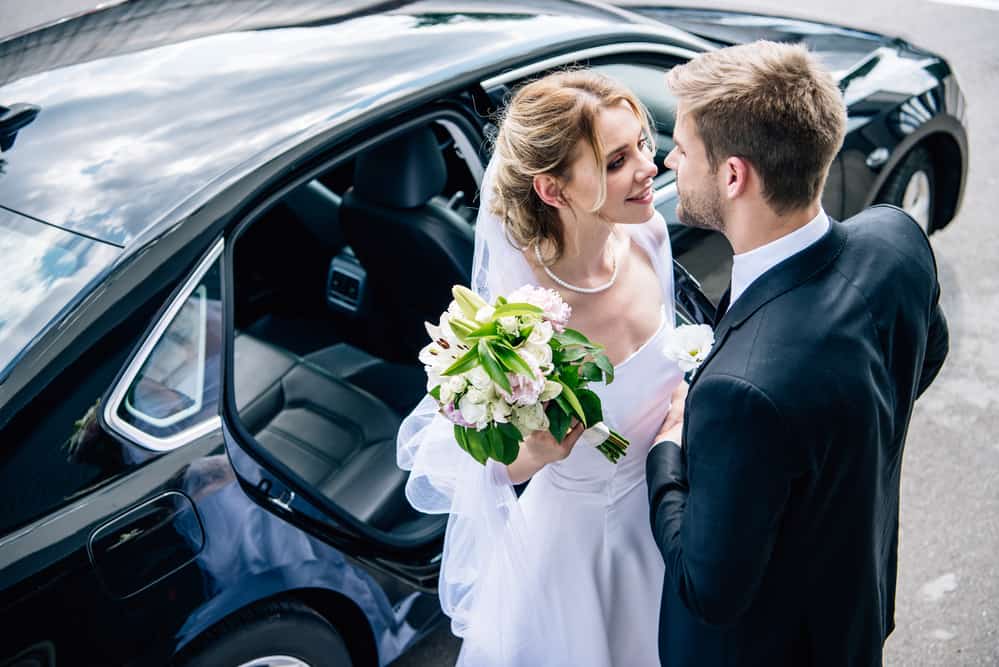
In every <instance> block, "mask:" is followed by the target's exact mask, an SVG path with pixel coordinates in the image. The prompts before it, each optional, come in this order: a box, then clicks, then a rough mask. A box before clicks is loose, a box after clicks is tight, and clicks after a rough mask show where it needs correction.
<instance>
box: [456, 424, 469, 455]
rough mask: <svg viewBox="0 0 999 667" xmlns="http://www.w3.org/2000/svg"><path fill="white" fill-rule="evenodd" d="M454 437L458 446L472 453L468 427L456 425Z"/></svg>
mask: <svg viewBox="0 0 999 667" xmlns="http://www.w3.org/2000/svg"><path fill="white" fill-rule="evenodd" d="M454 439H455V441H457V443H458V446H459V447H461V448H462V449H464V450H465V451H466V452H468V453H469V454H471V453H472V452H471V451H469V449H468V429H466V428H465V427H464V426H458V425H457V424H455V425H454Z"/></svg>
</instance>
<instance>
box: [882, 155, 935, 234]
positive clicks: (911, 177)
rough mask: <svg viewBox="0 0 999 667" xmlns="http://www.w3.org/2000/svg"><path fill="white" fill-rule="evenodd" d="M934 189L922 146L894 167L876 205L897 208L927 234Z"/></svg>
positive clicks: (929, 225) (931, 218) (928, 158)
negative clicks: (909, 216)
mask: <svg viewBox="0 0 999 667" xmlns="http://www.w3.org/2000/svg"><path fill="white" fill-rule="evenodd" d="M935 185H936V182H935V179H934V173H933V162H932V160H931V159H930V152H929V151H928V150H926V148H925V147H923V146H917V147H916V148H914V149H913V150H911V151H909V153H908V154H907V155H906V156H905V158H904V159H903V160H902V162H901V163H900V164H899V165H898V166H897V167H895V171H893V172H892V173H891V176H889V177H888V180H887V181H886V182H885V184H884V187H882V188H881V194H880V196H878V201H879V202H883V203H885V204H894V205H895V206H898V207H899V208H900V209H902V210H904V211H905V212H906V213H908V214H909V215H911V216H912V218H913V219H914V220H915V221H916V222H918V223H919V226H920V227H922V228H923V231H925V232H926V233H927V234H929V233H930V231H932V222H933V207H934V205H935V204H936V191H935Z"/></svg>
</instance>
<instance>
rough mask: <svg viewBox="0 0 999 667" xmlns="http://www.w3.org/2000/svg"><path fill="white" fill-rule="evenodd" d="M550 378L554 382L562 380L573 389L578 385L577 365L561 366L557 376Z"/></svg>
mask: <svg viewBox="0 0 999 667" xmlns="http://www.w3.org/2000/svg"><path fill="white" fill-rule="evenodd" d="M552 379H553V380H555V381H556V382H564V383H565V384H567V385H569V386H570V387H571V388H572V389H573V390H575V389H576V387H578V386H579V367H578V366H563V367H562V368H561V369H560V370H559V373H558V377H553V378H552Z"/></svg>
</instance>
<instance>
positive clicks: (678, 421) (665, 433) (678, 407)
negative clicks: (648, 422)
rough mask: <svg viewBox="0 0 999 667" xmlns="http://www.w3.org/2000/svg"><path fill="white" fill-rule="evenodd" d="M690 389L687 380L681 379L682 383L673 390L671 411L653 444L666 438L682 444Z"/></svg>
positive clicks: (670, 404) (670, 403)
mask: <svg viewBox="0 0 999 667" xmlns="http://www.w3.org/2000/svg"><path fill="white" fill-rule="evenodd" d="M689 389H690V385H688V384H687V382H686V381H685V380H681V381H680V384H678V385H677V386H676V389H674V390H673V394H672V395H671V396H670V402H669V412H667V413H666V419H664V420H663V425H662V426H661V427H659V434H658V435H656V438H655V440H653V441H652V442H653V444H655V443H658V442H663V441H665V440H669V441H670V442H675V443H676V444H678V445H680V444H682V443H681V442H680V440H681V439H682V437H683V413H684V408H685V406H686V403H687V391H688V390H689Z"/></svg>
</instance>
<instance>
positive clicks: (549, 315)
mask: <svg viewBox="0 0 999 667" xmlns="http://www.w3.org/2000/svg"><path fill="white" fill-rule="evenodd" d="M507 301H509V302H510V303H529V304H531V305H532V306H537V307H538V308H540V309H541V310H543V311H544V315H543V317H544V318H545V319H546V320H548V321H549V322H551V323H552V327H553V328H554V329H555V331H558V332H562V331H564V330H565V326H566V324H568V323H569V317H571V316H572V308H571V307H570V306H569V304H567V303H566V302H565V301H563V300H562V296H561V295H560V294H559V293H558V292H556V291H555V290H552V289H545V288H543V287H534V286H533V285H524V286H523V287H520V288H518V289H516V290H514V292H513V293H512V294H511V295H510V296H508V297H507Z"/></svg>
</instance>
